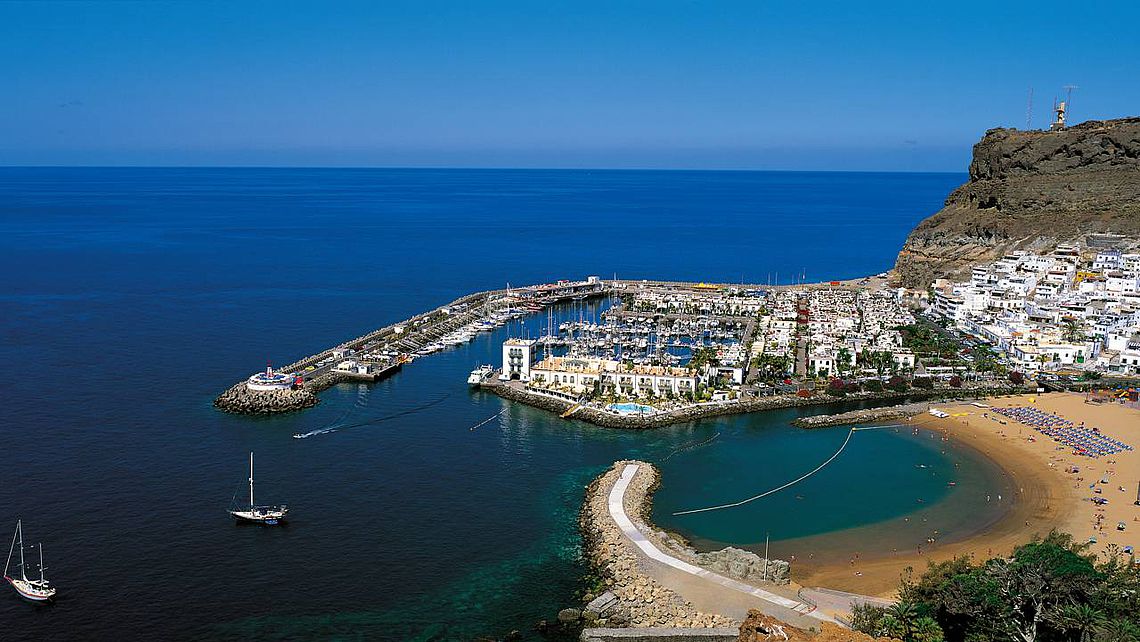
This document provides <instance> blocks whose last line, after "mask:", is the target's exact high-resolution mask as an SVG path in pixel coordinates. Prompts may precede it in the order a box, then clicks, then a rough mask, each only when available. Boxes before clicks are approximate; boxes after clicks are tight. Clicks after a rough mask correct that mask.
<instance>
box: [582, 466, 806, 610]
mask: <svg viewBox="0 0 1140 642" xmlns="http://www.w3.org/2000/svg"><path fill="white" fill-rule="evenodd" d="M627 464H637V465H638V470H637V473H636V474H635V476H634V477H633V479H632V481H631V482H630V485H629V488H628V489H627V490H626V493H625V498H624V501H625V509H626V513H627V515H628V516H629V518H630V519H631V520H633V522H634V523H635V525H636V526H637V528H638V530H640V531H641V532H642V533H643V534H645V536H646V537H648V538H649V539H650V541H652V542H653V544H654V545H655V546H657V548H659V549H660V550H662V551H665V552H666V553H668V554H669V555H671V556H673V557H676V558H678V559H681V560H684V561H686V562H689V563H691V564H695V565H697V566H701V567H702V568H705V569H708V570H710V571H713V572H716V573H719V574H721V575H725V576H728V577H734V578H736V579H740V580H746V581H750V582H763V581H766V582H768V583H770V584H777V585H778V584H787V583H788V581H789V571H790V567H789V564H788V563H787V562H785V561H783V560H765V559H764V558H762V557H760V556H758V555H756V554H755V553H752V552H751V551H746V550H742V549H739V548H734V547H727V548H724V549H721V550H719V551H711V552H705V553H701V552H697V551H696V550H694V549H692V548H691V547H689V546H688V545H687V543H685V542H684V541H683V540H681V539H679V538H677V537H674V536H672V535H670V534H669V533H666V532H665V531H662V530H660V529H658V528H656V527H655V526H654V525H653V524H651V523H650V522H649V520H648V515H649V511H650V507H651V501H652V494H653V491H654V490H656V488H657V486H658V484H659V480H660V476H659V474H658V472H657V469H656V468H655V467H654V466H653V465H651V464H647V463H645V462H639V461H619V462H617V463H615V464H614V465H613V467H612V468H610V469H609V470H608V471H606V472H605V473H604V474H602V475H601V476H600V477H598V478H597V479H595V480H594V481H593V482H592V483H591V484H590V485H589V486H588V487H587V489H586V499H585V502H584V504H583V506H582V512H581V514H580V515H579V527H580V528H581V531H582V536H583V539H584V541H585V544H586V546H585V550H586V555H587V558H588V559H589V561H590V564H591V567H592V568H593V569H594V573H595V574H596V575H597V578H598V587H599V591H600V593H598V594H597V595H593V594H591V595H588V596H587V598H588V603H587V604H586V605H585V607H584V608H583V609H581V610H580V611H579V617H580V618H581V620H582V621H583V622H585V623H586V624H587V625H588V626H592V627H610V628H615V627H617V628H620V627H635V628H657V627H664V628H680V629H692V628H706V629H711V628H718V627H726V626H739V624H740V623H739V622H738V621H734V620H733V619H731V618H729V617H726V616H724V615H720V614H716V613H704V612H701V611H700V610H698V609H697V608H695V607H694V606H693V605H692V604H691V603H690V602H687V601H685V600H684V598H682V597H681V596H680V595H678V594H677V593H676V592H674V591H673V590H672V589H670V588H668V587H666V586H663V585H661V584H660V583H659V582H657V581H656V580H654V579H653V578H652V577H651V576H650V575H648V574H647V573H646V572H645V570H644V569H643V568H642V566H641V565H642V564H643V563H645V561H644V560H643V559H642V558H641V557H640V556H639V555H638V554H637V553H636V552H635V551H634V549H633V548H632V546H630V545H629V542H628V541H627V539H626V537H625V535H624V534H623V533H622V531H621V529H620V528H619V527H618V525H617V524H616V523H615V522H614V521H613V518H612V517H611V515H610V513H609V508H608V496H609V493H610V490H611V489H612V488H613V486H614V484H615V483H616V482H617V480H618V478H619V477H620V475H621V471H622V470H623V469H624V468H625V466H626V465H627ZM764 578H767V580H765V579H764Z"/></svg>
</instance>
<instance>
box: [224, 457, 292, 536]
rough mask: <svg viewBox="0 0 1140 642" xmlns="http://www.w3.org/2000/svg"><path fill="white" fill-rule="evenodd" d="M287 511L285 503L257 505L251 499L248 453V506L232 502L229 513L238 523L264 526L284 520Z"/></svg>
mask: <svg viewBox="0 0 1140 642" xmlns="http://www.w3.org/2000/svg"><path fill="white" fill-rule="evenodd" d="M288 513H289V507H288V506H286V505H285V504H281V505H280V506H258V505H257V504H255V503H254V501H253V453H252V452H251V453H249V506H248V507H241V508H235V507H234V506H233V505H232V504H231V506H230V510H229V514H230V515H233V517H234V519H236V520H237V521H238V522H239V523H242V522H248V523H253V524H262V525H264V526H276V525H277V524H279V523H281V522H283V521H285V516H286V515H287V514H288Z"/></svg>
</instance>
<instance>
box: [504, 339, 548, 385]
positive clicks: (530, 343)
mask: <svg viewBox="0 0 1140 642" xmlns="http://www.w3.org/2000/svg"><path fill="white" fill-rule="evenodd" d="M537 344H538V342H537V341H535V340H534V339H507V340H506V341H504V342H503V371H502V372H501V373H500V374H499V379H500V380H502V381H510V380H511V379H518V380H519V381H530V371H531V364H533V363H534V358H535V355H536V351H535V346H536V345H537Z"/></svg>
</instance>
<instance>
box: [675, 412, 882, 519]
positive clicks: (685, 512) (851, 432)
mask: <svg viewBox="0 0 1140 642" xmlns="http://www.w3.org/2000/svg"><path fill="white" fill-rule="evenodd" d="M892 427H894V426H893V425H891V426H856V427H855V428H852V429H850V430H848V431H847V437H846V438H845V439H844V440H843V443H842V444H841V445H840V446H839V450H837V451H835V454H834V455H832V456H831V457H828V458H827V461H825V462H823V463H822V464H820V465H819V466H816V467H815V469H814V470H812V471H811V472H809V473H806V474H804V475H801V476H800V477H798V478H796V479H793V480H792V481H790V482H788V483H786V484H784V485H783V486H779V487H777V488H773V489H772V490H769V491H765V492H763V493H760V494H759V495H753V496H752V497H749V498H748V499H742V500H740V501H738V502H732V503H731V504H720V505H719V506H706V507H705V508H694V509H691V510H682V511H677V512H675V513H673V514H674V515H692V514H693V513H706V512H709V511H714V510H723V509H725V508H736V507H737V506H743V505H745V504H747V503H749V502H754V501H756V500H758V499H762V498H764V497H767V496H768V495H772V494H774V493H778V492H780V491H781V490H784V489H785V488H788V487H790V486H794V485H796V484H798V483H800V482H802V481H803V480H805V479H807V478H808V477H811V476H812V475H814V474H816V473H818V472H819V471H821V470H823V469H824V468H825V467H826V466H827V465H828V464H830V463H831V462H833V461H835V459H836V458H837V457H839V455H840V454H841V453H842V452H843V450H844V449H845V448H847V444H848V443H849V442H850V441H851V435H854V434H855V433H856V432H858V431H860V430H876V429H879V428H892Z"/></svg>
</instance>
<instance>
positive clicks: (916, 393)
mask: <svg viewBox="0 0 1140 642" xmlns="http://www.w3.org/2000/svg"><path fill="white" fill-rule="evenodd" d="M480 388H481V389H483V390H486V391H488V392H491V393H494V394H496V395H499V396H500V397H503V398H504V399H509V400H511V401H517V402H519V403H523V404H526V405H528V406H533V407H535V408H540V409H542V410H546V411H549V412H555V413H559V414H562V413H564V412H566V411H567V410H569V409H570V408H572V407H573V406H574V405H575V404H574V403H573V402H570V401H566V400H564V399H559V398H556V397H551V396H548V395H544V394H541V393H537V392H531V391H528V390H523V389H520V388H517V387H515V386H511V385H506V384H502V383H498V382H488V383H485V384H483V385H481V386H480ZM1027 391H1028V389H1027V388H1024V387H1017V386H992V387H984V388H938V389H934V390H915V389H911V390H908V391H906V392H858V393H854V394H849V395H847V396H846V397H832V396H830V395H826V394H817V395H815V396H812V397H799V396H796V395H773V396H770V397H757V398H754V399H744V400H733V401H722V402H713V403H705V404H700V405H695V406H686V407H684V408H679V409H676V410H669V411H664V412H658V413H655V414H652V415H618V414H614V413H611V412H606V411H604V410H601V409H599V408H594V407H592V406H582V407H581V408H579V409H578V410H576V411H575V412H574V415H573V418H574V419H579V420H581V421H585V422H586V423H590V424H594V425H595V426H601V427H603V428H621V429H629V430H644V429H648V428H661V427H663V426H669V425H672V424H678V423H685V422H688V421H695V420H698V419H704V418H707V417H720V416H725V415H739V414H746V413H750V412H760V411H763V410H777V409H781V408H798V407H806V406H818V405H825V404H833V403H843V402H850V401H881V400H899V401H908V402H922V401H945V400H963V399H972V398H978V397H992V396H999V395H1010V394H1021V393H1023V392H1027ZM871 421H874V419H872V420H871ZM848 423H856V422H848ZM821 425H823V424H821ZM832 425H836V424H832ZM805 427H809V426H805ZM810 427H814V426H810Z"/></svg>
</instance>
